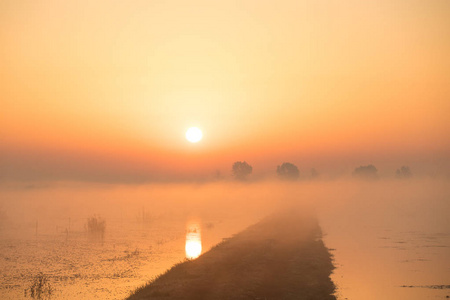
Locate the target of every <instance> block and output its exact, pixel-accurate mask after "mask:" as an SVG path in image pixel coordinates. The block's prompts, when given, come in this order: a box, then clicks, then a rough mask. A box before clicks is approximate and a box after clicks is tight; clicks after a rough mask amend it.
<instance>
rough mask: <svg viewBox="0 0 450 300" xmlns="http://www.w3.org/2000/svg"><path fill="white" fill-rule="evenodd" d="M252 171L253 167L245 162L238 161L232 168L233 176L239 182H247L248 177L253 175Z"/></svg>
mask: <svg viewBox="0 0 450 300" xmlns="http://www.w3.org/2000/svg"><path fill="white" fill-rule="evenodd" d="M252 171H253V168H252V166H250V165H249V164H248V163H247V162H245V161H237V162H235V163H234V164H233V167H232V172H233V176H234V178H236V179H238V180H245V179H246V178H247V176H248V175H250V174H251V173H252Z"/></svg>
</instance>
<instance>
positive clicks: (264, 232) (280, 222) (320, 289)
mask: <svg viewBox="0 0 450 300" xmlns="http://www.w3.org/2000/svg"><path fill="white" fill-rule="evenodd" d="M333 269H334V266H333V264H332V257H331V255H330V253H329V252H328V249H327V248H326V247H325V245H324V244H323V241H322V240H321V230H320V227H319V224H318V222H317V219H316V218H314V217H312V216H311V215H310V214H307V213H304V212H301V210H299V209H291V210H289V211H288V212H283V213H277V214H275V215H273V216H270V217H267V218H265V219H264V220H262V221H261V222H259V223H257V224H255V225H252V226H250V227H249V228H248V229H246V230H244V231H242V232H240V233H238V234H236V235H234V236H233V237H232V238H229V239H226V240H224V241H223V242H222V243H219V244H218V245H216V246H215V247H213V248H212V249H211V250H210V251H208V252H206V253H204V254H203V255H202V256H200V257H199V258H198V259H196V260H191V261H185V262H183V263H180V264H177V265H175V266H174V267H172V268H171V269H170V270H169V271H167V272H166V273H164V274H162V275H161V276H159V277H158V278H157V279H155V280H154V281H153V282H151V283H150V284H148V285H146V286H144V287H142V288H140V289H138V290H136V291H135V292H134V294H132V295H131V296H130V297H129V298H128V299H129V300H136V299H198V300H200V299H325V300H326V299H336V298H335V296H333V292H334V289H335V288H334V284H333V282H332V281H331V279H330V274H331V273H332V270H333Z"/></svg>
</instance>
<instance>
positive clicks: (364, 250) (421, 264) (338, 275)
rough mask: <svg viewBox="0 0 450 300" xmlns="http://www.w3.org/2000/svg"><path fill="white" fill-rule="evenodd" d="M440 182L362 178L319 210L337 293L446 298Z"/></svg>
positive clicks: (448, 197) (445, 196)
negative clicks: (377, 180) (329, 205)
mask: <svg viewBox="0 0 450 300" xmlns="http://www.w3.org/2000/svg"><path fill="white" fill-rule="evenodd" d="M447 184H448V183H446V182H430V181H428V182H421V181H413V182H394V183H386V184H383V185H382V188H381V189H380V184H379V183H367V184H363V185H360V186H358V187H355V189H353V190H352V191H351V192H350V193H349V194H348V195H346V196H344V198H345V199H342V200H341V201H339V203H338V204H337V203H335V204H337V205H331V207H329V208H327V209H323V210H322V215H321V218H320V223H321V225H322V229H323V231H324V232H325V234H326V236H325V238H324V241H325V243H326V245H327V246H328V247H329V248H332V249H333V251H332V253H333V255H334V258H335V266H336V269H335V270H334V275H333V276H332V279H333V281H334V282H335V284H336V286H337V296H338V299H342V300H343V299H366V300H372V299H373V300H375V299H408V300H419V299H448V298H449V297H450V218H449V212H450V190H449V188H448V185H447Z"/></svg>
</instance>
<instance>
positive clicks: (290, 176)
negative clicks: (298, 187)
mask: <svg viewBox="0 0 450 300" xmlns="http://www.w3.org/2000/svg"><path fill="white" fill-rule="evenodd" d="M277 175H278V176H279V177H280V178H281V179H284V180H295V179H297V178H298V176H299V172H298V168H297V166H296V165H294V164H291V163H288V162H285V163H283V164H282V165H281V166H277Z"/></svg>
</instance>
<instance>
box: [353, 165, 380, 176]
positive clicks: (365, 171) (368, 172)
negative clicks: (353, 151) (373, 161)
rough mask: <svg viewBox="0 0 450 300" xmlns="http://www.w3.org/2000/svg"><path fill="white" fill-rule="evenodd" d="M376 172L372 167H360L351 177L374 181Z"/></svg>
mask: <svg viewBox="0 0 450 300" xmlns="http://www.w3.org/2000/svg"><path fill="white" fill-rule="evenodd" d="M377 172H378V170H377V168H375V166H374V165H367V166H360V167H358V168H356V169H355V171H353V177H357V178H361V179H376V178H378V174H377Z"/></svg>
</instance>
